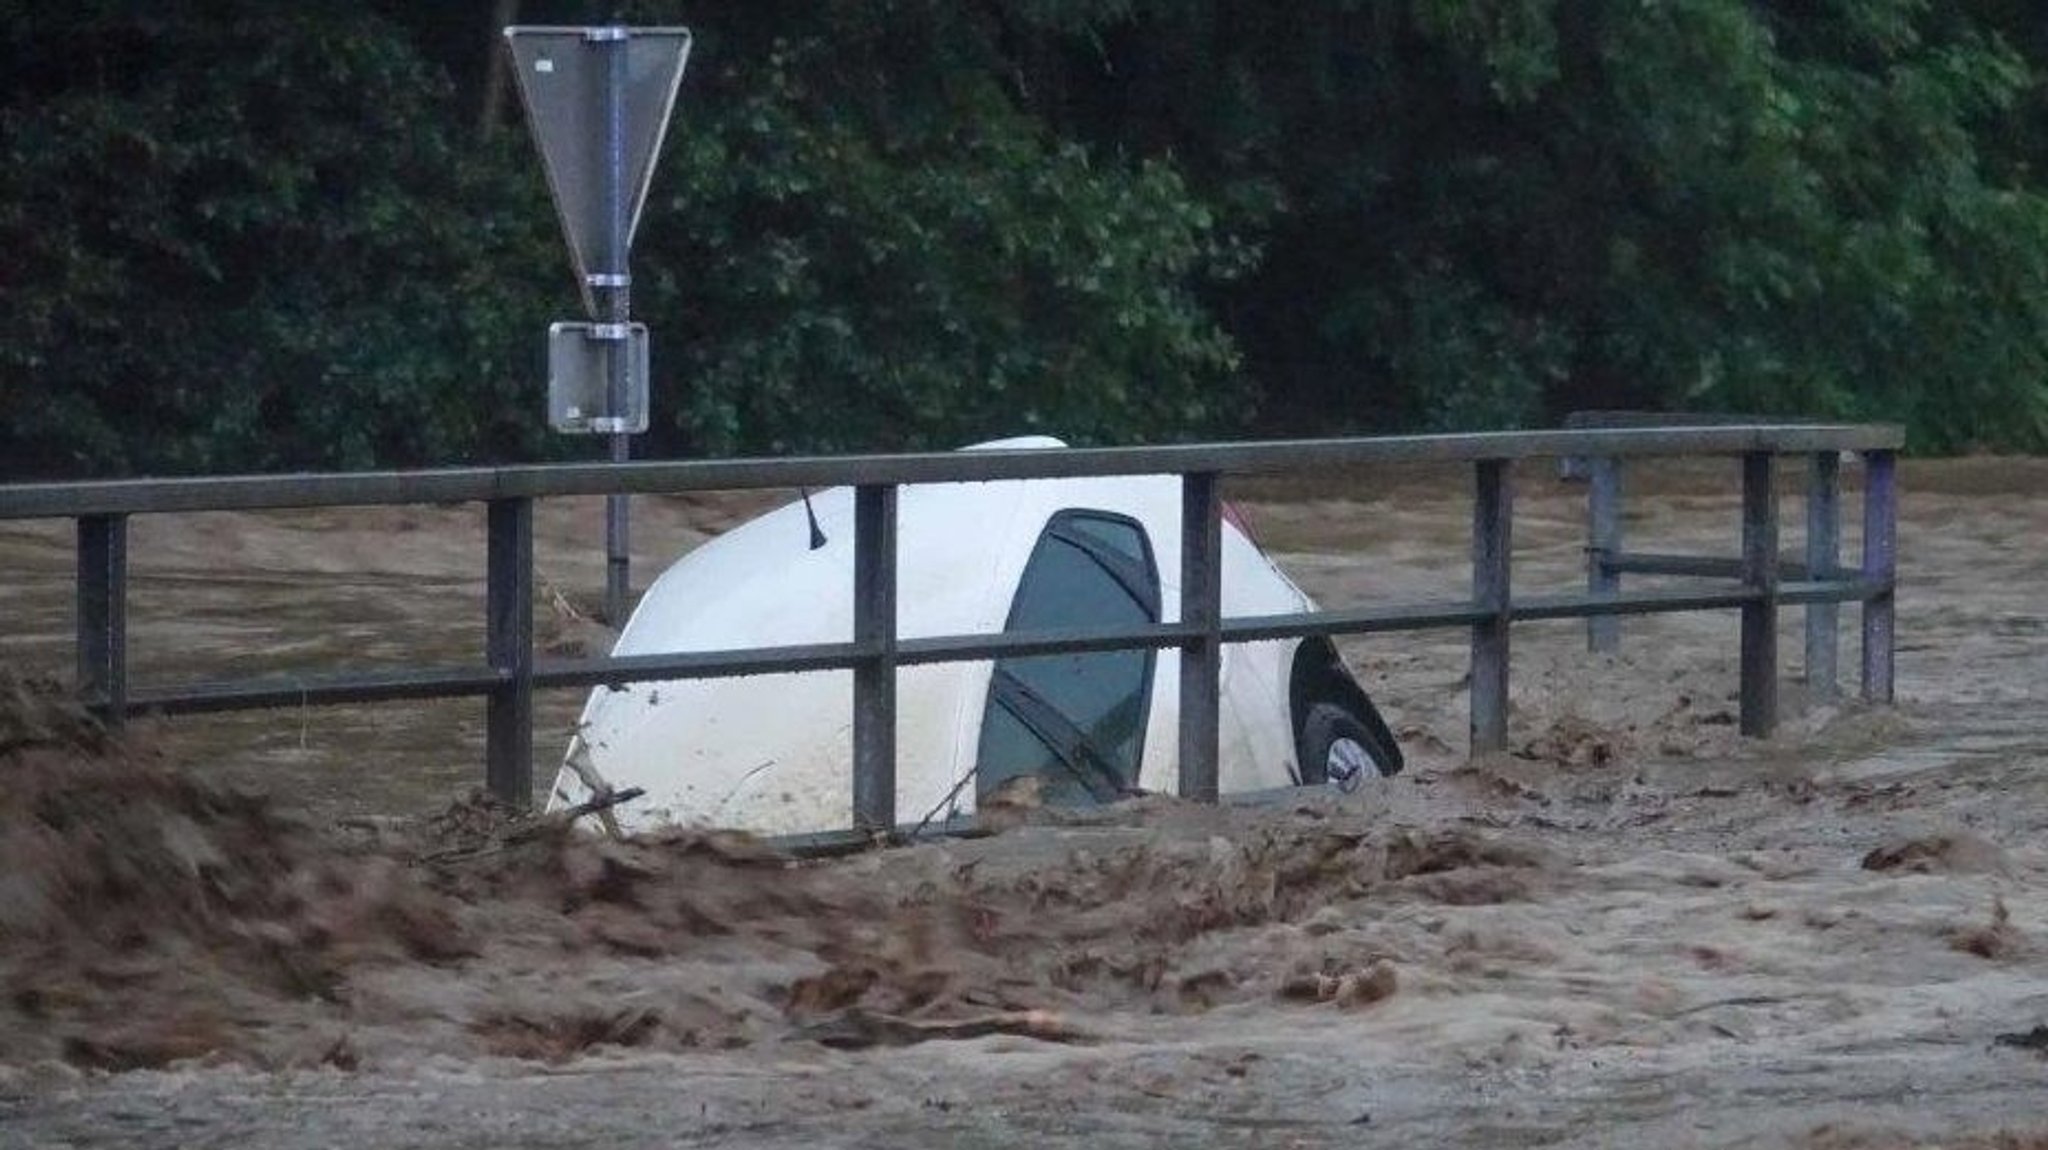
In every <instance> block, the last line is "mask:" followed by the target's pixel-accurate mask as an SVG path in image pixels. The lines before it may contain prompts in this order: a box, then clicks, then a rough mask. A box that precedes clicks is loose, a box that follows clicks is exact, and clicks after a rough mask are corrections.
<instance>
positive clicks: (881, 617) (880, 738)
mask: <svg viewBox="0 0 2048 1150" xmlns="http://www.w3.org/2000/svg"><path fill="white" fill-rule="evenodd" d="M853 641H854V642H856V643H861V644H865V645H867V646H868V647H870V648H872V649H873V650H874V652H875V653H874V654H873V655H871V656H869V657H868V658H866V659H863V660H862V661H861V663H860V665H859V666H857V667H855V668H854V671H853V825H854V829H856V830H859V831H864V832H866V833H868V834H882V833H884V832H887V831H889V830H891V829H892V828H894V827H895V825H896V488H895V487H894V486H890V485H881V486H865V485H864V486H861V487H857V488H855V489H854V496H853Z"/></svg>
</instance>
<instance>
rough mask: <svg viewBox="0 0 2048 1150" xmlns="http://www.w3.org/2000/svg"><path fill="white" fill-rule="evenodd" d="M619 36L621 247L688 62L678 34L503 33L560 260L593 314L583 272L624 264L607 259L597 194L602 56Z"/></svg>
mask: <svg viewBox="0 0 2048 1150" xmlns="http://www.w3.org/2000/svg"><path fill="white" fill-rule="evenodd" d="M620 37H623V43H624V46H625V53H626V83H625V97H626V98H625V105H624V111H625V122H624V125H623V128H624V131H623V133H622V140H623V143H624V145H625V179H624V180H623V181H621V190H622V193H623V195H624V196H625V197H626V211H625V217H626V243H627V244H628V245H630V244H631V243H632V242H633V233H634V232H635V231H637V230H638V229H639V226H640V208H641V205H642V204H644V203H646V201H647V185H648V183H649V182H650V181H651V180H652V179H653V178H654V157H655V156H656V155H658V154H660V152H661V140H662V137H663V136H664V135H666V134H667V132H668V117H669V112H670V110H671V109H672V108H674V106H675V101H676V90H677V89H678V88H680V87H681V86H682V82H683V65H684V64H685V63H686V62H687V61H688V60H689V57H690V33H689V30H688V29H685V28H535V27H512V28H507V29H505V43H506V45H507V46H508V47H509V48H510V49H511V51H512V71H513V74H514V75H516V76H518V77H519V96H520V99H521V100H522V101H523V102H524V103H525V104H526V119H527V122H528V123H529V124H531V125H532V126H533V136H534V139H535V140H536V141H537V142H538V143H539V144H540V156H541V163H542V165H543V166H544V167H546V169H547V173H548V187H549V188H551V189H552V190H553V191H554V193H555V208H556V210H557V211H559V212H561V214H562V230H563V232H564V233H566V234H567V235H568V238H569V254H570V256H571V257H572V258H574V260H575V261H576V282H577V285H578V286H579V287H580V288H581V289H582V291H583V306H584V307H586V308H588V309H589V310H590V313H591V318H593V319H597V318H601V317H599V316H598V314H597V302H596V297H595V296H594V295H593V294H592V291H591V289H592V286H593V285H592V283H591V276H592V275H600V274H602V275H616V274H621V273H623V272H624V271H625V269H624V268H623V267H619V268H614V267H607V266H606V265H607V263H609V262H610V253H609V250H608V249H609V246H610V229H611V211H612V207H611V202H610V200H609V199H608V198H607V197H606V195H605V176H606V167H607V165H608V162H609V157H608V156H607V153H606V147H605V140H606V130H607V122H606V121H607V118H608V115H609V112H608V108H609V103H608V99H607V96H608V77H607V75H606V71H605V69H606V60H605V53H606V52H607V51H610V50H611V49H610V44H609V42H610V41H612V40H616V39H619V38H620Z"/></svg>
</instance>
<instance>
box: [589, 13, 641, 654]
mask: <svg viewBox="0 0 2048 1150" xmlns="http://www.w3.org/2000/svg"><path fill="white" fill-rule="evenodd" d="M593 35H597V36H601V37H603V43H602V45H601V47H602V49H603V51H604V61H605V116H604V128H605V131H604V144H605V149H604V150H605V171H604V189H605V199H606V201H607V202H608V203H609V205H610V208H611V210H610V212H609V213H607V214H608V217H609V218H608V220H607V224H608V226H607V228H606V232H607V235H606V237H605V239H606V244H605V246H606V251H607V254H608V259H607V260H606V270H607V271H608V272H609V273H610V274H609V275H608V276H607V277H606V279H607V281H608V282H606V283H605V284H603V285H602V287H603V289H604V290H605V291H606V292H607V294H609V296H610V297H611V298H610V304H611V306H610V308H609V309H608V311H609V314H608V315H607V316H606V317H605V318H606V319H607V320H608V321H609V324H610V326H611V331H610V335H611V337H612V338H613V339H616V340H618V341H619V343H618V344H617V350H616V353H615V354H613V355H612V356H610V357H609V361H608V365H607V366H608V369H609V370H608V376H609V378H608V379H607V380H606V386H605V397H606V400H607V404H606V407H607V410H609V411H610V412H611V413H612V415H613V416H614V417H619V416H623V415H624V413H625V411H626V386H627V380H626V374H627V366H628V364H629V363H630V362H631V358H632V357H630V356H628V355H627V354H625V351H626V340H627V339H628V336H629V334H630V331H631V329H630V328H629V327H628V325H629V324H630V323H631V322H632V318H633V317H632V291H633V289H632V284H633V278H632V275H631V274H630V273H629V272H628V271H627V254H626V252H627V245H628V244H630V243H631V239H632V237H631V228H632V225H631V224H630V223H629V222H628V220H629V214H630V212H631V210H632V207H631V205H630V204H629V203H628V200H627V197H628V189H627V186H626V43H627V40H626V37H627V31H626V29H624V28H621V27H617V26H613V27H609V28H599V29H595V30H594V32H593ZM611 440H612V445H611V446H612V462H614V463H624V462H626V461H627V460H628V459H630V458H632V443H633V440H632V437H631V436H630V435H629V434H628V433H627V432H626V430H625V427H624V420H623V419H621V420H620V422H619V424H618V425H616V426H615V427H614V430H613V431H612V436H611ZM629 499H630V497H629V496H627V495H624V494H612V495H607V496H605V499H604V574H605V578H604V621H605V622H606V623H608V624H610V625H611V626H612V627H614V628H617V627H624V626H625V625H626V614H627V610H628V606H627V599H628V597H629V594H630V588H631V585H632V583H631V576H632V543H631V539H632V535H631V511H630V507H631V504H630V503H629V502H628V500H629Z"/></svg>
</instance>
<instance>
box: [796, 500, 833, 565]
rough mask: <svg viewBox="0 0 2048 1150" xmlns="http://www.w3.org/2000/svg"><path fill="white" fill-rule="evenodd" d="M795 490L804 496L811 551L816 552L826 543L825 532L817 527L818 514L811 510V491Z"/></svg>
mask: <svg viewBox="0 0 2048 1150" xmlns="http://www.w3.org/2000/svg"><path fill="white" fill-rule="evenodd" d="M797 490H798V491H801V492H803V495H804V518H806V519H809V520H810V521H811V550H813V551H816V550H817V549H818V548H820V547H823V546H824V545H825V543H826V539H825V532H824V530H823V529H822V528H820V527H819V526H818V513H817V512H816V511H813V510H811V489H810V488H808V487H799V488H797Z"/></svg>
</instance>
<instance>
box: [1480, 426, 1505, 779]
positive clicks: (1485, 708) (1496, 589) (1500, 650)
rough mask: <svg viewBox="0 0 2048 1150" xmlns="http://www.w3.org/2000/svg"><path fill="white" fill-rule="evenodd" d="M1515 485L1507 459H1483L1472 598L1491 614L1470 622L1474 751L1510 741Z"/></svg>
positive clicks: (1498, 747)
mask: <svg viewBox="0 0 2048 1150" xmlns="http://www.w3.org/2000/svg"><path fill="white" fill-rule="evenodd" d="M1514 507H1515V489H1514V483H1513V476H1512V473H1511V472H1510V471H1509V466H1508V461H1507V460H1504V459H1482V460H1480V461H1479V465H1478V478H1477V484H1476V489H1475V491H1474V499H1473V503H1472V599H1473V602H1474V603H1475V604H1476V605H1477V606H1479V607H1480V608H1481V609H1483V610H1487V611H1491V612H1492V613H1493V614H1492V616H1491V617H1489V618H1487V619H1484V620H1481V621H1480V622H1477V623H1474V624H1472V671H1471V677H1472V702H1471V715H1470V721H1471V744H1470V745H1471V753H1472V754H1474V755H1482V754H1487V753H1489V752H1492V751H1500V750H1505V749H1507V745H1508V622H1509V615H1508V609H1509V606H1510V604H1511V602H1512V599H1511V592H1510V586H1511V578H1512V570H1511V567H1512V564H1511V556H1512V554H1513V550H1514V514H1515V510H1514Z"/></svg>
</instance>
